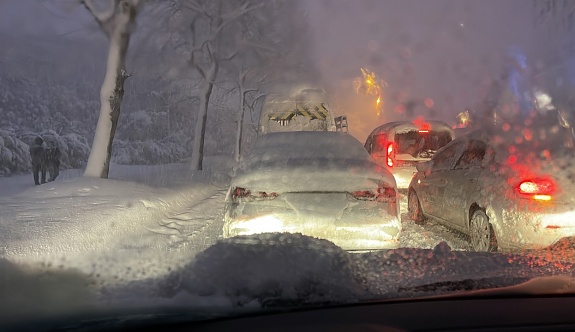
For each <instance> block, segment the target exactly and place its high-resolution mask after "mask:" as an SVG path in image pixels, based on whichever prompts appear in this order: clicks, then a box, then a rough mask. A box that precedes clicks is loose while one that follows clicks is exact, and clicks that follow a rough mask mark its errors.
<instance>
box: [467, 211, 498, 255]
mask: <svg viewBox="0 0 575 332" xmlns="http://www.w3.org/2000/svg"><path fill="white" fill-rule="evenodd" d="M469 243H470V244H471V248H472V249H473V250H475V251H497V241H496V239H495V232H494V231H493V227H491V224H490V223H489V217H488V216H487V214H485V212H484V211H482V210H477V211H475V212H474V213H473V215H472V216H471V220H470V221H469Z"/></svg>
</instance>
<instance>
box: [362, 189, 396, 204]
mask: <svg viewBox="0 0 575 332" xmlns="http://www.w3.org/2000/svg"><path fill="white" fill-rule="evenodd" d="M351 195H352V196H353V197H354V198H355V199H359V200H361V201H375V200H377V201H378V202H395V200H396V193H395V189H393V188H390V187H385V186H380V187H379V188H377V192H376V193H374V192H373V191H369V190H360V191H354V192H352V193H351Z"/></svg>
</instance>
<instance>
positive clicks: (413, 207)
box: [407, 189, 425, 225]
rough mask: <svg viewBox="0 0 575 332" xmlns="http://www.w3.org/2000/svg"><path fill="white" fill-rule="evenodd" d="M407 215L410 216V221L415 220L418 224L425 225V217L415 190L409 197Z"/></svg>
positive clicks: (411, 191) (410, 192)
mask: <svg viewBox="0 0 575 332" xmlns="http://www.w3.org/2000/svg"><path fill="white" fill-rule="evenodd" d="M407 213H408V215H409V219H411V220H413V221H414V222H415V223H416V224H418V225H422V224H424V223H425V217H424V216H423V212H422V211H421V204H419V198H418V197H417V194H416V193H415V191H414V190H413V189H412V190H410V191H409V195H408V196H407Z"/></svg>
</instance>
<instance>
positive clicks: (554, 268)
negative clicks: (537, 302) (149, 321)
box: [0, 158, 574, 317]
mask: <svg viewBox="0 0 575 332" xmlns="http://www.w3.org/2000/svg"><path fill="white" fill-rule="evenodd" d="M229 169H230V162H229V161H228V160H226V159H224V158H212V159H209V160H208V161H207V163H206V167H205V170H204V171H202V172H192V171H190V170H189V167H188V165H187V164H171V165H160V166H118V165H112V168H111V172H110V174H111V179H108V180H103V179H94V178H84V177H81V172H80V171H76V170H69V171H63V172H62V173H61V176H60V177H59V178H58V179H57V181H55V182H52V183H48V184H44V185H41V186H34V185H33V181H32V177H31V175H26V176H14V177H9V178H0V206H1V210H0V298H2V299H3V301H0V317H1V316H4V315H12V314H18V313H20V314H26V313H28V312H31V311H33V312H43V313H45V314H58V313H62V312H68V311H70V310H80V309H82V308H84V309H86V308H88V309H89V308H94V307H101V306H102V305H105V306H107V307H108V308H113V307H124V308H125V307H140V306H154V305H158V304H164V305H184V306H195V307H198V306H199V307H202V306H216V307H218V306H219V307H222V306H223V307H230V308H231V307H234V306H237V305H248V304H252V303H253V302H254V301H256V302H257V306H261V305H274V304H282V303H300V302H302V303H310V302H318V301H319V302H321V301H360V300H364V299H374V298H385V297H395V296H402V297H403V296H416V295H422V294H423V295H427V294H433V293H434V292H436V291H438V290H441V289H442V287H443V288H445V289H446V290H453V289H457V285H455V286H454V285H452V284H448V285H446V284H441V283H445V282H454V281H455V282H463V283H464V284H462V285H461V287H464V288H461V289H480V288H487V287H493V286H505V285H511V284H516V283H518V282H521V281H525V280H528V279H529V278H531V277H532V276H541V275H557V274H567V275H572V274H573V263H572V262H574V260H570V261H565V256H560V257H558V258H557V257H552V256H553V255H552V254H550V252H547V253H545V254H529V255H507V254H492V253H469V252H465V251H461V250H465V249H467V243H466V241H465V240H464V239H463V237H462V236H461V235H459V234H458V233H456V232H452V231H449V230H447V229H446V228H444V227H443V226H440V225H437V224H434V223H427V224H426V225H424V226H419V225H415V224H413V223H412V222H410V221H409V220H408V218H407V215H406V213H405V212H406V211H405V205H406V201H405V198H404V197H402V198H401V209H402V223H403V231H402V232H403V233H402V236H401V247H403V248H400V249H397V250H389V251H379V252H372V253H363V254H350V253H348V252H345V251H343V250H341V249H340V248H338V247H337V246H335V245H333V244H332V243H330V242H328V241H325V240H318V239H313V238H310V237H306V236H302V235H298V234H295V235H288V234H264V235H260V236H252V237H239V238H232V239H227V240H219V241H218V239H220V237H221V232H222V225H223V221H222V219H223V218H222V213H223V199H224V195H225V192H226V190H227V186H228V184H229V175H228V170H229ZM550 258H551V259H550ZM2 276H9V277H7V278H4V279H2V278H1V277H2ZM469 280H473V281H472V283H473V284H472V285H471V286H470V285H469ZM478 280H479V281H478ZM482 280H483V281H482ZM438 283H439V284H438ZM429 284H431V286H429ZM470 287H471V288H470ZM23 299H24V300H23ZM22 301H23V302H22ZM282 301H287V302H282ZM290 301H292V302H290ZM293 301H295V302H293ZM16 303H18V304H19V305H15V304H16ZM22 303H24V304H26V305H21V304H22ZM2 313H4V314H2Z"/></svg>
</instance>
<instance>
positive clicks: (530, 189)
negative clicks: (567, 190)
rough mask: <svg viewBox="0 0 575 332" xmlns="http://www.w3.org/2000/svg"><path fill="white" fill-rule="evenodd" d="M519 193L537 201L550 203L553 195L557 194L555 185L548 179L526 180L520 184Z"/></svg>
mask: <svg viewBox="0 0 575 332" xmlns="http://www.w3.org/2000/svg"><path fill="white" fill-rule="evenodd" d="M517 192H518V193H519V194H521V195H528V196H530V197H531V198H533V199H536V200H540V201H550V200H551V195H552V194H553V193H554V192H555V185H554V184H553V182H552V181H550V180H546V179H533V180H526V181H522V182H521V183H519V185H518V186H517Z"/></svg>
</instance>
